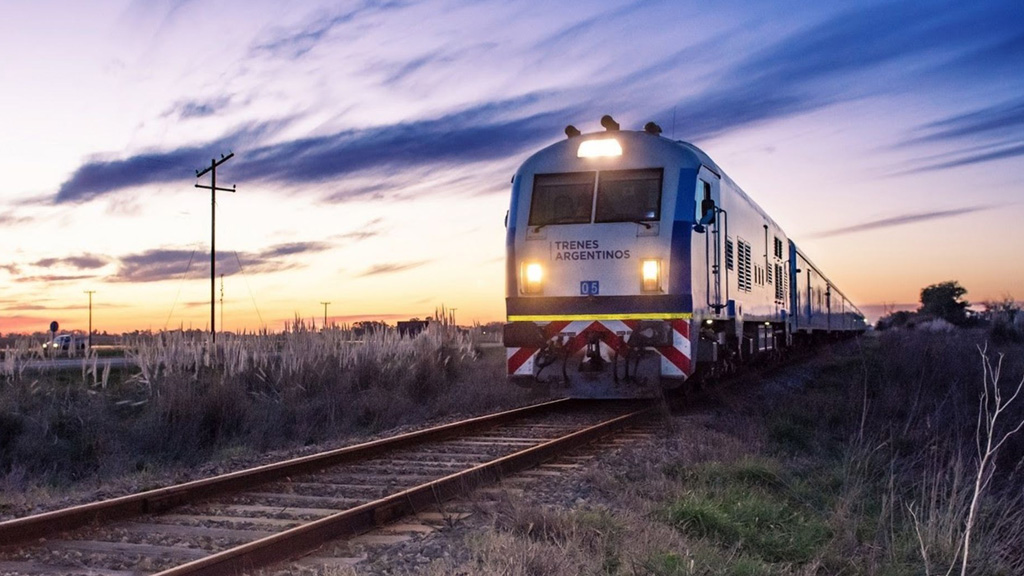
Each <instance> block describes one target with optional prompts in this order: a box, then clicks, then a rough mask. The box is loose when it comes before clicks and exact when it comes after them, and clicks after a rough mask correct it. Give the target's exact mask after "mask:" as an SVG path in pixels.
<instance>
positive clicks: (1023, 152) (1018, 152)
mask: <svg viewBox="0 0 1024 576" xmlns="http://www.w3.org/2000/svg"><path fill="white" fill-rule="evenodd" d="M1018 156H1024V143H1022V144H1017V145H1014V146H1007V147H1005V148H1000V149H998V150H994V151H992V152H982V153H976V154H965V155H963V156H961V157H960V158H957V159H955V160H947V161H945V162H937V163H934V164H927V165H925V166H921V167H919V168H914V169H912V170H908V171H906V172H905V173H906V174H913V173H916V172H930V171H933V170H945V169H947V168H958V167H960V166H970V165H971V164H981V163H983V162H991V161H993V160H1005V159H1007V158H1016V157H1018Z"/></svg>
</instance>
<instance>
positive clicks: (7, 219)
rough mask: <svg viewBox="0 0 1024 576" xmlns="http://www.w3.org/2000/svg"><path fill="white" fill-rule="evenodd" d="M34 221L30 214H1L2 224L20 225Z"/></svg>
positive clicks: (0, 220)
mask: <svg viewBox="0 0 1024 576" xmlns="http://www.w3.org/2000/svg"><path fill="white" fill-rule="evenodd" d="M32 221H33V218H31V217H29V216H15V215H14V214H10V213H8V214H0V226H18V225H21V224H28V223H30V222H32Z"/></svg>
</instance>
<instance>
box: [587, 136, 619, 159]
mask: <svg viewBox="0 0 1024 576" xmlns="http://www.w3.org/2000/svg"><path fill="white" fill-rule="evenodd" d="M605 156H622V145H620V144H619V141H618V140H616V139H615V138H605V139H603V140H585V141H583V142H580V147H579V148H578V149H577V150H576V157H577V158H600V157H605Z"/></svg>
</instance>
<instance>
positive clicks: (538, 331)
mask: <svg viewBox="0 0 1024 576" xmlns="http://www.w3.org/2000/svg"><path fill="white" fill-rule="evenodd" d="M602 124H603V125H605V127H606V131H605V132H598V133H591V134H586V135H584V134H580V133H579V131H578V130H576V129H575V128H573V127H571V126H570V127H568V128H566V133H567V134H568V135H569V137H568V138H567V139H566V140H563V141H561V142H558V143H556V144H553V145H551V146H549V147H547V148H545V149H543V150H541V151H539V152H537V153H535V154H534V155H533V156H531V157H530V158H529V159H527V160H526V162H524V163H523V165H522V166H521V167H520V168H519V170H518V171H517V172H516V174H515V176H514V178H513V185H512V197H511V204H510V208H509V213H508V217H507V218H508V221H507V242H506V245H507V268H506V305H507V315H508V318H507V319H508V324H506V326H505V331H504V342H505V346H506V348H507V361H508V375H509V378H510V379H511V380H513V381H515V382H518V383H522V384H526V385H534V384H537V383H549V384H557V385H560V386H565V387H567V388H568V391H569V393H570V394H572V395H575V396H602V397H603V396H623V397H631V396H644V395H650V394H651V393H652V392H656V391H657V388H658V387H669V388H671V387H674V386H677V385H679V384H681V383H682V382H684V381H685V380H687V379H688V378H690V377H692V376H693V375H694V374H697V373H700V374H704V375H710V374H716V373H719V372H722V371H728V370H730V369H731V368H732V367H734V366H735V365H736V364H738V363H740V362H743V361H746V360H749V359H753V358H755V357H759V356H763V355H765V354H768V353H775V352H777V351H779V350H781V349H783V348H785V347H786V346H788V345H790V344H791V343H792V342H793V339H794V337H796V338H800V337H805V336H806V337H812V336H813V337H817V336H820V335H824V334H841V333H855V332H858V331H863V330H864V329H865V324H864V319H863V316H862V315H861V314H860V312H859V311H857V309H856V307H854V306H853V305H852V304H851V303H850V302H849V301H848V300H847V299H846V298H845V297H844V296H843V295H842V293H841V292H839V291H838V290H837V289H836V288H835V287H834V286H833V285H832V283H831V282H830V281H829V280H828V279H827V278H826V277H825V276H824V275H822V274H821V273H820V272H819V271H818V269H817V268H815V267H814V266H813V265H812V264H811V263H810V261H809V260H807V258H806V257H805V256H804V255H803V253H801V252H800V251H799V250H798V249H797V248H796V246H795V245H794V244H793V243H792V242H791V241H790V240H789V239H788V237H787V236H786V235H785V233H784V231H783V230H782V229H781V228H780V227H779V226H778V225H777V224H776V223H775V222H774V221H773V220H772V219H771V218H770V217H769V216H768V215H767V214H766V213H765V212H764V211H763V210H761V208H760V207H759V206H757V204H755V203H754V202H753V201H752V200H751V199H750V198H749V197H748V196H747V195H746V194H745V193H744V192H743V191H742V190H741V189H740V188H739V186H737V185H736V184H735V183H734V182H733V181H732V180H731V179H729V177H728V176H726V175H725V173H724V172H723V171H722V170H721V169H720V168H718V166H717V165H716V164H715V163H714V162H713V161H712V160H711V159H710V158H709V157H708V156H707V155H706V154H705V153H704V152H702V151H701V150H700V149H698V148H697V147H695V146H693V145H691V144H688V143H685V142H680V141H673V140H670V139H667V138H663V137H661V136H660V129H659V128H658V127H657V126H656V125H653V124H648V125H647V126H646V127H645V130H644V131H620V130H619V129H618V125H617V124H615V122H614V120H612V119H611V118H610V117H607V116H606V117H605V118H604V119H602Z"/></svg>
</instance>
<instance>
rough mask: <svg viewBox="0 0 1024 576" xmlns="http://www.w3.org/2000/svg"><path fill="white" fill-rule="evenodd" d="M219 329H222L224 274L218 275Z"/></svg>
mask: <svg viewBox="0 0 1024 576" xmlns="http://www.w3.org/2000/svg"><path fill="white" fill-rule="evenodd" d="M220 329H221V330H223V329H224V274H221V275H220Z"/></svg>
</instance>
